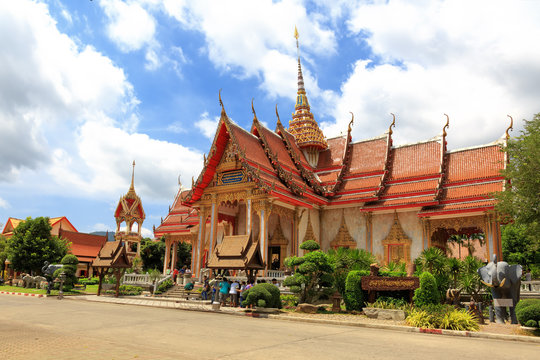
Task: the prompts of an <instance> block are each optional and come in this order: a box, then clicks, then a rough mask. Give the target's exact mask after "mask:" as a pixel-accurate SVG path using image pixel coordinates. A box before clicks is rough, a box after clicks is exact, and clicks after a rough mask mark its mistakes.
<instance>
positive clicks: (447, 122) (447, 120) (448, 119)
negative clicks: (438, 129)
mask: <svg viewBox="0 0 540 360" xmlns="http://www.w3.org/2000/svg"><path fill="white" fill-rule="evenodd" d="M444 116H446V124H445V125H444V127H443V128H442V136H443V138H445V137H446V129H447V128H449V127H450V117H449V116H448V115H446V114H444Z"/></svg>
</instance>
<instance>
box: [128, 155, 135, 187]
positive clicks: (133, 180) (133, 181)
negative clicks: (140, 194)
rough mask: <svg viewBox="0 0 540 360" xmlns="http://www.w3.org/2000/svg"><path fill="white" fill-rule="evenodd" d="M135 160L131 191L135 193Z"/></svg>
mask: <svg viewBox="0 0 540 360" xmlns="http://www.w3.org/2000/svg"><path fill="white" fill-rule="evenodd" d="M134 184H135V160H133V170H132V171H131V186H130V187H129V190H133V191H135V185H134Z"/></svg>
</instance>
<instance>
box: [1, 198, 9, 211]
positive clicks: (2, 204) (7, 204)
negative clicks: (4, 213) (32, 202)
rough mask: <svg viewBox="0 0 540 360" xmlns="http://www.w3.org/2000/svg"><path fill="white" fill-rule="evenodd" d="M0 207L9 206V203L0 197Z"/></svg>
mask: <svg viewBox="0 0 540 360" xmlns="http://www.w3.org/2000/svg"><path fill="white" fill-rule="evenodd" d="M0 208H3V209H7V208H9V203H8V202H7V201H6V200H4V199H2V198H0Z"/></svg>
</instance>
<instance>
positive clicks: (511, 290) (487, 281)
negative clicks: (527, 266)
mask: <svg viewBox="0 0 540 360" xmlns="http://www.w3.org/2000/svg"><path fill="white" fill-rule="evenodd" d="M522 272H523V270H522V268H521V265H508V263H507V262H504V261H497V255H495V254H493V257H492V259H491V262H490V263H489V264H487V265H486V266H483V267H481V268H480V269H478V274H479V275H480V278H481V279H482V280H481V281H482V283H484V285H487V286H489V288H490V289H491V295H492V296H493V307H494V308H495V316H496V322H497V323H501V324H504V320H505V319H506V317H507V313H506V308H507V307H508V308H509V309H510V319H511V322H512V324H517V323H518V321H517V317H516V311H515V306H516V305H517V303H518V302H519V291H520V287H521V273H522Z"/></svg>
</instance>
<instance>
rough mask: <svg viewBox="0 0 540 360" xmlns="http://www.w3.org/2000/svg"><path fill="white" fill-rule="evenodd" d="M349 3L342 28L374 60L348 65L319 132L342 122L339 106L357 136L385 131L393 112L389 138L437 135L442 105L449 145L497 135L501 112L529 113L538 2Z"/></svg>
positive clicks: (537, 66)
mask: <svg viewBox="0 0 540 360" xmlns="http://www.w3.org/2000/svg"><path fill="white" fill-rule="evenodd" d="M351 9H352V10H351V15H350V19H349V20H348V22H347V24H348V29H349V31H350V33H351V34H352V35H354V36H357V37H358V38H359V39H362V40H365V41H367V43H368V45H369V46H370V47H371V49H372V51H373V55H372V56H371V58H372V60H373V62H371V63H370V62H369V61H367V60H365V59H364V60H359V61H357V62H356V63H355V64H354V66H353V68H352V71H351V73H350V76H349V77H348V79H347V80H346V81H345V82H344V83H343V84H342V86H341V92H342V94H341V96H340V98H339V101H338V102H337V106H336V108H335V111H334V114H333V115H334V117H335V119H336V123H334V124H325V130H326V131H327V135H329V134H337V133H338V132H339V131H340V130H341V131H342V130H343V129H346V124H347V121H348V116H347V112H348V111H353V112H354V113H355V115H356V120H357V122H356V126H355V133H354V134H355V135H357V136H356V138H357V139H359V138H360V139H362V138H365V135H364V133H365V132H366V129H369V130H368V131H369V132H370V133H371V134H372V135H376V134H377V133H382V132H383V131H385V130H386V129H387V127H388V125H389V123H390V120H391V117H390V115H388V113H389V112H395V113H396V115H397V116H398V121H397V126H396V130H395V132H394V134H395V137H396V139H397V140H398V142H401V143H403V142H411V141H417V140H421V139H427V138H429V137H432V136H433V135H436V134H437V133H440V132H441V129H442V125H443V124H444V121H445V118H444V116H443V113H445V112H446V113H448V114H449V115H450V117H451V122H450V130H449V138H448V141H449V146H450V147H453V148H455V147H461V146H468V145H473V144H479V143H482V142H489V141H493V140H495V139H497V138H498V137H499V136H501V135H502V133H503V132H504V129H505V128H506V126H507V122H508V120H507V118H506V114H511V115H513V116H514V118H515V119H521V118H530V117H531V115H532V114H533V113H535V112H537V111H538V106H537V99H538V98H539V97H540V90H539V89H538V87H537V86H535V85H533V82H534V80H533V79H538V78H540V48H539V47H537V46H535V45H533V44H535V42H536V40H537V39H538V38H539V37H540V29H539V28H538V26H537V25H535V22H536V21H537V19H536V14H538V12H539V11H540V4H537V3H534V2H517V3H512V4H510V3H506V2H495V3H493V2H475V3H471V2H461V1H424V2H407V1H392V2H386V1H374V2H369V3H362V4H359V5H357V6H355V7H354V8H351ZM486 9H489V11H486Z"/></svg>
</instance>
